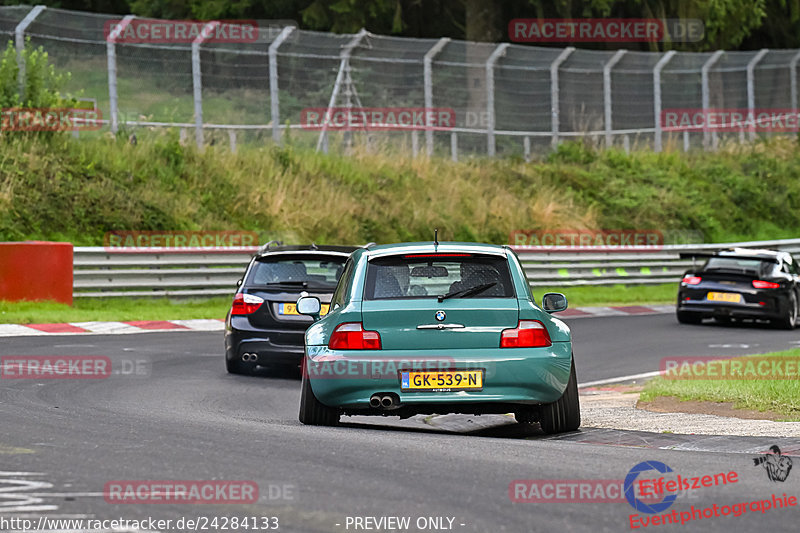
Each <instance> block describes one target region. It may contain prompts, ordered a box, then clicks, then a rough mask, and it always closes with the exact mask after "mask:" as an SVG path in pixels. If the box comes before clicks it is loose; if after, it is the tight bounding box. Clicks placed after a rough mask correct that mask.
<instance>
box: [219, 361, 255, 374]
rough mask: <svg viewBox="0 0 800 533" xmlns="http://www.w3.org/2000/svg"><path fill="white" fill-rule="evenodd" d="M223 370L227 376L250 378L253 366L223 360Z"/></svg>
mask: <svg viewBox="0 0 800 533" xmlns="http://www.w3.org/2000/svg"><path fill="white" fill-rule="evenodd" d="M225 368H226V369H227V370H228V374H239V375H242V376H250V375H252V374H253V365H249V364H247V363H245V362H243V361H236V360H235V359H234V360H230V359H228V358H227V357H226V358H225Z"/></svg>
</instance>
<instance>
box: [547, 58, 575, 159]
mask: <svg viewBox="0 0 800 533" xmlns="http://www.w3.org/2000/svg"><path fill="white" fill-rule="evenodd" d="M574 51H575V48H573V47H572V46H569V47H567V48H564V50H562V52H561V53H560V54H559V55H558V57H557V58H555V60H554V61H553V63H552V64H551V65H550V114H551V131H552V132H553V137H552V141H551V142H552V145H553V148H557V147H558V129H559V114H560V111H559V108H558V106H559V103H558V96H559V94H558V67H560V66H561V63H563V62H564V61H566V60H567V58H568V57H569V55H570V54H571V53H572V52H574Z"/></svg>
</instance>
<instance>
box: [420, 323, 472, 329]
mask: <svg viewBox="0 0 800 533" xmlns="http://www.w3.org/2000/svg"><path fill="white" fill-rule="evenodd" d="M463 327H464V324H420V325H419V326H417V329H462V328H463Z"/></svg>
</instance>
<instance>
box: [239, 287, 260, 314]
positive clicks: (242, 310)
mask: <svg viewBox="0 0 800 533" xmlns="http://www.w3.org/2000/svg"><path fill="white" fill-rule="evenodd" d="M263 303H264V298H259V297H258V296H255V295H252V294H245V293H243V292H239V293H236V296H234V297H233V305H232V306H231V314H232V315H249V314H252V313H255V312H256V309H258V308H259V307H261V304H263Z"/></svg>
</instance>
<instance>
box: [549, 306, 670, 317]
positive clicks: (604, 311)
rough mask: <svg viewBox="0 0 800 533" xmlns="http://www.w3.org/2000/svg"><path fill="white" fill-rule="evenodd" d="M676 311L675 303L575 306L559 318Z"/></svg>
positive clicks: (554, 314) (659, 313) (657, 313)
mask: <svg viewBox="0 0 800 533" xmlns="http://www.w3.org/2000/svg"><path fill="white" fill-rule="evenodd" d="M674 312H675V306H674V305H647V306H645V305H622V306H617V307H575V308H573V309H567V310H566V311H561V312H560V313H553V316H556V317H558V318H593V317H601V316H640V315H666V314H671V313H674Z"/></svg>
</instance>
